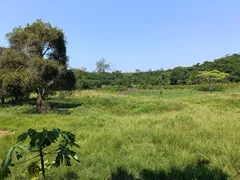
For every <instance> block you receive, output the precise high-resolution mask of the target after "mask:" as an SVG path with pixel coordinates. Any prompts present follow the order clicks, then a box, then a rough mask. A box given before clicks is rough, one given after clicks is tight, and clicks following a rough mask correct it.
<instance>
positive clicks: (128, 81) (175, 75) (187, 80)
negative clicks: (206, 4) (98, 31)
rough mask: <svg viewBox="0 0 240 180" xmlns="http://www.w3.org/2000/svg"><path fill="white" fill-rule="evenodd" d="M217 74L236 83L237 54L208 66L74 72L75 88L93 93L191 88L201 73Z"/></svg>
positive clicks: (239, 69) (238, 76) (238, 78)
mask: <svg viewBox="0 0 240 180" xmlns="http://www.w3.org/2000/svg"><path fill="white" fill-rule="evenodd" d="M213 70H218V71H220V72H223V73H228V74H229V76H228V77H227V79H226V80H227V81H229V82H240V54H233V55H231V56H226V57H223V58H220V59H216V60H214V61H212V62H210V61H206V62H204V63H203V64H196V65H193V66H190V67H176V68H173V69H168V70H163V69H161V70H156V71H151V70H149V71H147V72H141V71H140V70H136V72H133V73H122V72H121V71H113V72H104V71H103V72H87V71H84V70H80V69H75V71H74V72H75V74H76V75H77V76H78V77H79V76H80V77H79V78H77V81H78V84H81V85H80V86H77V89H95V88H99V87H103V86H119V87H125V88H128V87H138V88H143V89H149V88H151V87H153V86H162V85H191V84H200V83H202V82H203V81H201V79H199V78H198V74H199V73H201V72H202V71H213Z"/></svg>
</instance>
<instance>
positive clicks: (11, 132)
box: [0, 130, 14, 137]
mask: <svg viewBox="0 0 240 180" xmlns="http://www.w3.org/2000/svg"><path fill="white" fill-rule="evenodd" d="M11 134H14V131H8V130H0V137H1V136H7V135H11Z"/></svg>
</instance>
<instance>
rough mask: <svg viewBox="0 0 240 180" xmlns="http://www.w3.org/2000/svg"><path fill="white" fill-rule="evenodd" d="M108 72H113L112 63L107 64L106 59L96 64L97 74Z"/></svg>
mask: <svg viewBox="0 0 240 180" xmlns="http://www.w3.org/2000/svg"><path fill="white" fill-rule="evenodd" d="M108 70H111V66H110V63H109V62H107V61H106V60H105V59H104V58H102V59H100V60H99V61H97V62H96V72H98V73H104V72H106V71H108Z"/></svg>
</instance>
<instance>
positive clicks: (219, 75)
mask: <svg viewBox="0 0 240 180" xmlns="http://www.w3.org/2000/svg"><path fill="white" fill-rule="evenodd" d="M228 76H229V74H227V73H224V72H220V71H218V70H212V71H202V72H199V74H198V75H197V76H196V77H197V78H198V79H200V80H201V81H203V82H207V83H208V90H209V91H211V89H212V83H214V82H220V81H223V80H225V79H226V78H227V77H228Z"/></svg>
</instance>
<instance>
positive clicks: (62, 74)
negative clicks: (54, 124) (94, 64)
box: [0, 20, 75, 113]
mask: <svg viewBox="0 0 240 180" xmlns="http://www.w3.org/2000/svg"><path fill="white" fill-rule="evenodd" d="M6 37H7V39H8V41H9V44H10V49H11V50H10V52H9V55H8V56H6V55H7V54H6V55H5V53H4V55H3V56H2V62H5V61H6V63H5V64H9V63H10V62H11V61H12V60H14V63H13V64H18V63H21V62H23V64H24V65H25V67H24V68H23V69H19V68H18V67H13V68H12V69H10V68H8V67H7V68H6V65H5V66H3V65H2V66H0V71H1V70H2V71H4V69H5V73H4V75H5V77H8V76H11V74H12V73H13V72H16V71H17V70H18V69H19V74H21V75H22V76H20V77H21V78H20V80H19V82H21V83H20V87H21V88H22V89H24V90H25V89H28V91H29V92H36V93H37V103H36V107H37V111H38V112H39V113H40V112H42V111H45V110H46V109H48V106H47V104H46V103H45V102H44V98H45V96H46V94H47V93H48V92H49V91H56V90H62V89H65V90H67V89H74V87H75V76H74V73H72V72H71V71H69V70H68V69H67V66H68V64H67V63H68V58H67V55H66V41H65V37H64V33H63V31H62V30H61V29H59V28H57V27H52V26H51V24H50V23H45V22H43V21H41V20H37V21H36V22H34V23H32V24H27V26H26V27H24V28H22V27H17V28H14V29H13V31H12V32H11V33H8V34H7V35H6ZM14 53H17V54H18V55H21V56H22V57H19V56H18V57H19V58H15V57H16V56H15V55H14ZM9 56H10V58H8V57H9ZM10 64H11V63H10ZM1 79H3V78H1ZM5 79H6V78H5ZM5 84H6V85H7V87H9V83H5ZM24 92H25V91H24Z"/></svg>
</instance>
